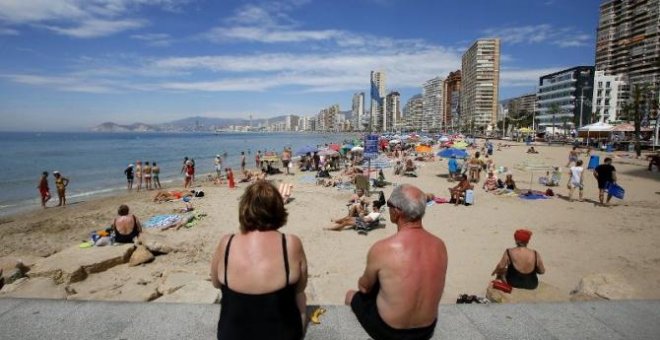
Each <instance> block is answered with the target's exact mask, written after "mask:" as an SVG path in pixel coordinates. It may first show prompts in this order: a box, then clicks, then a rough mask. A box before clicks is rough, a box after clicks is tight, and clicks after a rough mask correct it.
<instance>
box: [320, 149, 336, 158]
mask: <svg viewBox="0 0 660 340" xmlns="http://www.w3.org/2000/svg"><path fill="white" fill-rule="evenodd" d="M338 153H339V152H337V151H335V150H332V149H330V148H327V149H321V150H319V156H332V155H336V154H338Z"/></svg>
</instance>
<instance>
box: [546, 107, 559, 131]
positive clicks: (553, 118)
mask: <svg viewBox="0 0 660 340" xmlns="http://www.w3.org/2000/svg"><path fill="white" fill-rule="evenodd" d="M560 111H561V109H560V108H559V104H557V103H554V104H552V105H550V108H549V109H548V112H550V114H551V115H552V135H553V136H554V135H555V115H556V114H558V113H559V112H560Z"/></svg>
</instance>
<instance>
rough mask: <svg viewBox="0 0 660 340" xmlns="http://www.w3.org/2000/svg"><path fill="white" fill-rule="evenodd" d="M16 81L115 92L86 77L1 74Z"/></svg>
mask: <svg viewBox="0 0 660 340" xmlns="http://www.w3.org/2000/svg"><path fill="white" fill-rule="evenodd" d="M0 76H2V77H4V78H8V79H10V80H12V81H14V82H16V83H20V84H26V85H36V86H45V87H50V88H56V89H62V90H65V91H68V92H85V93H108V92H113V90H112V88H110V87H108V86H104V85H101V84H90V83H88V82H86V81H84V79H80V78H75V77H70V76H41V75H31V74H5V75H0Z"/></svg>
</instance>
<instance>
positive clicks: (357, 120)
mask: <svg viewBox="0 0 660 340" xmlns="http://www.w3.org/2000/svg"><path fill="white" fill-rule="evenodd" d="M351 111H352V113H353V116H352V121H351V125H352V126H353V128H354V129H356V130H360V131H362V130H364V127H365V125H366V124H368V123H369V121H368V120H366V119H365V118H366V117H365V115H364V92H356V93H354V94H353V106H352V108H351Z"/></svg>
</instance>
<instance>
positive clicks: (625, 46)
mask: <svg viewBox="0 0 660 340" xmlns="http://www.w3.org/2000/svg"><path fill="white" fill-rule="evenodd" d="M659 28H660V0H635V1H632V0H609V1H602V2H601V4H600V18H599V20H598V33H597V38H596V71H605V75H624V76H625V78H627V81H628V82H629V85H630V89H633V88H634V86H635V85H640V84H644V83H648V84H656V85H658V84H660V32H658V31H659ZM622 99H626V98H622Z"/></svg>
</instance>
